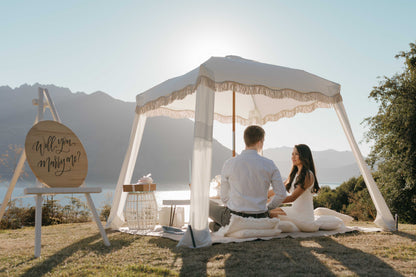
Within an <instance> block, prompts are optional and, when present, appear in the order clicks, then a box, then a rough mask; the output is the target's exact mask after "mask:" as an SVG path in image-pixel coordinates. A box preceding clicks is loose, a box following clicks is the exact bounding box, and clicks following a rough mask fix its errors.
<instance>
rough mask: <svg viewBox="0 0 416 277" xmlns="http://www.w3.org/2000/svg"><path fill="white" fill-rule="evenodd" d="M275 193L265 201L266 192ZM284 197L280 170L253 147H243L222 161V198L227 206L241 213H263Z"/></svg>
mask: <svg viewBox="0 0 416 277" xmlns="http://www.w3.org/2000/svg"><path fill="white" fill-rule="evenodd" d="M270 185H271V186H272V189H273V191H274V193H275V195H274V197H273V198H272V200H271V201H270V202H269V203H267V191H268V190H269V188H270ZM285 197H286V188H285V186H284V185H283V181H282V177H281V176H280V171H279V169H278V168H277V167H276V165H275V164H274V162H273V161H272V160H269V159H267V158H265V157H263V156H260V155H259V154H258V153H257V151H256V150H251V149H249V150H243V151H242V152H241V154H240V155H239V156H237V157H234V158H231V159H229V160H227V161H226V162H225V163H224V166H223V168H222V172H221V200H222V202H223V203H224V204H225V205H226V206H227V207H228V208H229V209H230V210H233V211H236V212H244V213H249V214H250V213H251V214H257V213H263V212H266V211H267V210H271V209H274V208H276V207H278V206H279V205H280V204H281V203H282V202H283V200H284V199H285Z"/></svg>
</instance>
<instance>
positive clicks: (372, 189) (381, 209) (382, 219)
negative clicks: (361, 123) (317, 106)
mask: <svg viewBox="0 0 416 277" xmlns="http://www.w3.org/2000/svg"><path fill="white" fill-rule="evenodd" d="M334 108H335V111H336V113H337V116H338V118H339V121H340V122H341V125H342V128H343V129H344V132H345V135H346V136H347V139H348V142H349V144H350V146H351V149H352V152H353V153H354V156H355V159H356V160H357V163H358V166H359V168H360V171H361V174H362V175H363V178H364V181H365V183H366V185H367V188H368V192H369V193H370V196H371V199H372V200H373V202H374V206H375V207H376V210H377V216H376V220H375V221H374V223H375V224H377V225H378V226H379V227H381V228H382V229H383V230H386V231H395V230H396V226H395V222H394V219H393V216H392V214H391V212H390V210H389V208H388V207H387V204H386V201H385V200H384V198H383V196H382V195H381V192H380V190H379V189H378V187H377V184H376V182H375V181H374V179H373V176H372V175H371V172H370V169H369V168H368V166H367V164H366V162H365V161H364V158H363V156H362V154H361V151H360V149H359V148H358V145H357V142H356V141H355V139H354V136H353V134H352V129H351V126H350V123H349V121H348V116H347V112H346V111H345V107H344V104H343V103H342V102H339V103H336V104H334Z"/></svg>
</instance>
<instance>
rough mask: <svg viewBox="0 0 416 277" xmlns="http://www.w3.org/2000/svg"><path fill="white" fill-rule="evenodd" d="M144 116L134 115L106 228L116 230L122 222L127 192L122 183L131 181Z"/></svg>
mask: <svg viewBox="0 0 416 277" xmlns="http://www.w3.org/2000/svg"><path fill="white" fill-rule="evenodd" d="M146 118H147V117H146V116H145V115H143V114H137V113H136V115H135V117H134V121H133V127H132V130H131V134H130V142H129V147H128V148H127V152H126V156H125V157H124V161H123V165H122V167H121V171H120V176H119V178H118V182H117V187H116V191H115V194H114V198H113V205H112V206H111V212H110V216H109V217H108V220H107V224H106V228H112V229H115V230H118V229H119V228H120V227H121V226H122V225H123V224H124V215H123V210H124V205H125V203H126V198H127V192H123V185H125V184H130V182H131V177H132V175H133V171H134V167H135V165H136V161H137V154H138V153H139V149H140V144H141V141H142V137H143V130H144V126H145V125H146Z"/></svg>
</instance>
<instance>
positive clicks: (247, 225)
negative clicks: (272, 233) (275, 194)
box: [226, 214, 280, 234]
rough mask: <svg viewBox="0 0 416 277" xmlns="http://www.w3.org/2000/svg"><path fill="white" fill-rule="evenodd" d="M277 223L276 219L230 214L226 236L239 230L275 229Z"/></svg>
mask: <svg viewBox="0 0 416 277" xmlns="http://www.w3.org/2000/svg"><path fill="white" fill-rule="evenodd" d="M279 221H280V220H279V219H278V218H254V217H241V216H238V215H235V214H231V218H230V223H229V224H228V225H227V226H226V228H227V231H226V234H231V233H234V232H237V231H240V230H265V229H275V228H277V225H278V224H279Z"/></svg>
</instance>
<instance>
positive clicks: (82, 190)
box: [25, 187, 110, 258]
mask: <svg viewBox="0 0 416 277" xmlns="http://www.w3.org/2000/svg"><path fill="white" fill-rule="evenodd" d="M100 192H101V188H85V187H82V188H81V187H75V188H25V194H36V213H35V257H36V258H38V257H40V249H41V237H42V234H41V228H42V200H43V198H42V195H43V194H73V193H83V194H85V197H86V198H87V202H88V206H89V207H90V210H91V212H92V214H93V217H94V220H95V223H97V226H98V229H99V230H100V233H101V236H102V238H103V240H104V245H106V246H110V241H109V240H108V238H107V234H106V233H105V230H104V228H103V226H102V225H101V221H100V218H99V216H98V213H97V210H96V209H95V206H94V202H93V201H92V198H91V195H90V193H100Z"/></svg>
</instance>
